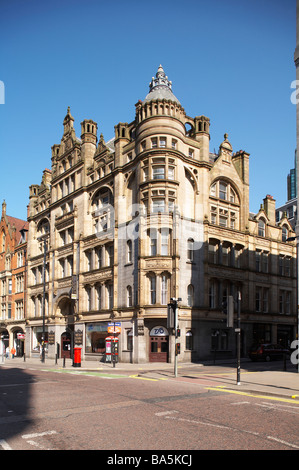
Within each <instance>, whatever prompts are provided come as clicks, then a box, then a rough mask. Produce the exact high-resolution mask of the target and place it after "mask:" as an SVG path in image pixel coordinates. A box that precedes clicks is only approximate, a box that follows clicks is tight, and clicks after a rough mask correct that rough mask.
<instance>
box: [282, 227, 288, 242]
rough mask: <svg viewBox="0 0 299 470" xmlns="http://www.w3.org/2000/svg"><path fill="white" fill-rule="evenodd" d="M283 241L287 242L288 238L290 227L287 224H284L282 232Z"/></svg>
mask: <svg viewBox="0 0 299 470" xmlns="http://www.w3.org/2000/svg"><path fill="white" fill-rule="evenodd" d="M281 237H282V241H283V242H286V241H287V238H288V228H287V226H286V225H283V227H282V233H281Z"/></svg>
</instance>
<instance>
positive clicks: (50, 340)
mask: <svg viewBox="0 0 299 470" xmlns="http://www.w3.org/2000/svg"><path fill="white" fill-rule="evenodd" d="M48 344H55V331H52V330H51V331H49V333H48Z"/></svg>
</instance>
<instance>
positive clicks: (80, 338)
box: [75, 330, 83, 344]
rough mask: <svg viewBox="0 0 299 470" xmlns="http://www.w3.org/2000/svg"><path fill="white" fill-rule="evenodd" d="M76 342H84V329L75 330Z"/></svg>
mask: <svg viewBox="0 0 299 470" xmlns="http://www.w3.org/2000/svg"><path fill="white" fill-rule="evenodd" d="M75 344H83V331H82V330H76V331H75Z"/></svg>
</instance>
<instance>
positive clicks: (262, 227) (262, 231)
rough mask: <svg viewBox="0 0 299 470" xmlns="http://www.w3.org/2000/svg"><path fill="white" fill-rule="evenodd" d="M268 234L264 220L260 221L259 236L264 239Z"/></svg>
mask: <svg viewBox="0 0 299 470" xmlns="http://www.w3.org/2000/svg"><path fill="white" fill-rule="evenodd" d="M265 234H266V224H265V221H264V220H263V219H259V223H258V235H259V237H264V236H265Z"/></svg>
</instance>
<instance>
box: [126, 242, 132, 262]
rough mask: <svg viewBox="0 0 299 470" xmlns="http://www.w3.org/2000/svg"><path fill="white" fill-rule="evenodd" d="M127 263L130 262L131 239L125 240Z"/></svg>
mask: <svg viewBox="0 0 299 470" xmlns="http://www.w3.org/2000/svg"><path fill="white" fill-rule="evenodd" d="M127 263H132V240H128V241H127Z"/></svg>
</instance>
